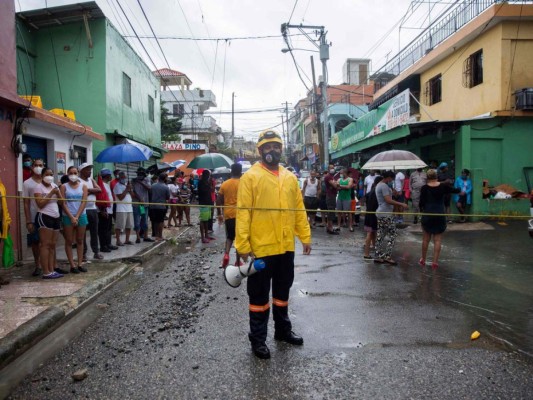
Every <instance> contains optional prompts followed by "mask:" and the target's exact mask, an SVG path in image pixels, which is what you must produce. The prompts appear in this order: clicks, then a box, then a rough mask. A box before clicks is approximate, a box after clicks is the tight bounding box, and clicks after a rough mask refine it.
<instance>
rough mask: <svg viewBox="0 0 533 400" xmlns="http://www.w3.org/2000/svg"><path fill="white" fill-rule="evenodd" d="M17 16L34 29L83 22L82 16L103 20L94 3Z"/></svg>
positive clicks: (24, 12) (32, 11)
mask: <svg viewBox="0 0 533 400" xmlns="http://www.w3.org/2000/svg"><path fill="white" fill-rule="evenodd" d="M17 16H18V17H20V18H21V19H22V20H24V21H25V22H26V23H27V24H28V25H30V26H31V27H33V28H35V29H41V28H47V27H51V26H58V25H65V24H69V23H72V22H78V21H83V17H84V16H87V19H88V20H91V19H98V18H105V15H104V13H103V12H102V10H101V9H100V7H98V4H96V2H94V1H89V2H86V3H75V4H69V5H66V6H59V7H51V8H41V9H38V10H29V11H23V12H19V13H17Z"/></svg>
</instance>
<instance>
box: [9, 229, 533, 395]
mask: <svg viewBox="0 0 533 400" xmlns="http://www.w3.org/2000/svg"><path fill="white" fill-rule="evenodd" d="M495 226H496V227H498V226H497V225H495ZM517 226H519V225H517ZM499 228H501V229H496V230H491V231H483V232H472V231H467V232H449V233H448V235H447V236H446V238H445V247H444V249H443V254H442V260H441V265H442V267H441V268H440V269H439V270H437V271H432V270H431V269H421V268H420V267H418V266H417V265H416V261H417V260H418V257H419V247H420V244H419V242H420V234H417V233H411V232H410V229H406V230H403V231H402V232H401V234H400V237H399V241H398V245H397V248H396V249H397V251H396V256H397V258H398V260H399V261H400V265H399V266H396V267H390V266H383V265H374V264H368V263H364V262H363V261H362V259H361V256H362V252H361V247H362V243H363V232H361V231H358V232H357V231H356V232H355V233H348V232H343V233H342V234H341V236H330V235H325V234H324V232H323V231H318V230H315V231H313V233H314V238H313V253H312V255H310V256H302V255H300V254H297V257H296V279H295V284H294V286H293V288H292V291H291V296H292V297H291V302H290V310H291V318H292V321H293V325H294V329H295V330H296V331H297V332H298V333H300V334H302V336H304V338H305V344H304V346H302V347H291V346H289V345H286V344H283V343H276V342H274V340H273V338H272V336H273V332H269V340H268V345H269V346H270V349H271V352H272V359H271V360H268V361H264V360H258V359H256V358H255V357H254V356H253V355H252V354H251V352H250V348H249V343H248V339H247V336H246V333H247V330H248V325H247V324H248V321H247V314H248V311H247V296H246V291H245V287H244V285H243V286H241V287H240V288H237V289H232V288H230V287H229V286H227V285H226V283H225V282H224V281H223V279H222V278H221V276H220V270H219V269H218V265H219V262H220V259H221V254H222V251H221V249H222V244H223V239H224V238H223V229H221V228H219V227H216V229H217V232H216V233H217V237H218V240H217V241H216V244H210V245H209V246H204V247H202V246H198V245H196V244H195V243H193V246H192V247H193V248H192V250H191V251H190V252H187V253H184V254H180V255H178V256H174V257H173V256H171V255H170V254H159V255H158V257H159V260H155V262H154V264H155V265H153V266H151V267H149V268H146V269H144V271H142V274H141V273H140V272H141V271H138V272H137V273H136V274H132V275H131V276H129V277H128V278H127V279H125V280H123V281H121V282H120V283H119V284H117V285H116V286H115V287H114V288H112V289H111V290H110V291H108V292H107V293H105V294H104V295H102V296H101V298H99V299H98V300H97V301H96V303H99V304H108V305H109V307H108V308H106V309H105V311H104V312H103V313H102V316H101V317H100V318H99V319H98V320H97V321H96V322H95V323H93V324H92V325H91V326H90V327H89V328H88V329H87V330H86V331H85V332H84V334H83V335H82V336H80V337H78V338H76V339H74V340H72V341H71V342H70V343H69V344H68V345H67V346H66V347H65V348H64V349H63V350H61V351H60V352H59V353H58V354H57V355H56V356H55V357H53V358H52V359H50V360H49V361H48V362H46V363H45V364H44V365H43V366H42V367H41V368H40V369H38V370H37V371H36V372H35V373H34V374H33V375H32V376H30V377H28V378H27V379H26V380H25V381H24V382H23V383H22V384H21V385H20V386H19V387H18V388H17V389H16V390H15V391H14V392H13V393H12V398H15V399H42V398H49V399H59V398H61V399H69V398H73V399H74V398H76V399H77V398H89V399H116V398H128V399H130V398H131V399H143V398H172V399H176V398H178V399H198V398H205V399H252V398H253V399H271V398H274V399H282V398H288V399H308V398H309V399H323V398H326V399H339V398H342V399H347V398H430V397H431V398H442V399H457V398H474V397H475V398H505V399H510V398H517V399H526V398H531V397H532V394H533V363H532V362H531V358H528V357H526V356H524V355H523V354H524V353H532V352H533V333H532V331H533V327H532V322H531V321H532V320H533V318H531V313H532V306H533V295H532V293H531V283H532V282H533V280H532V279H533V267H532V266H531V265H529V264H528V259H527V256H528V254H527V249H528V246H529V247H530V246H531V242H530V239H529V238H528V236H527V233H526V234H525V236H523V238H522V236H521V235H520V234H519V233H517V232H516V231H515V230H514V225H511V226H509V227H508V228H509V229H507V228H506V227H499ZM504 228H505V229H504ZM192 233H194V234H195V235H197V233H196V232H192ZM185 246H190V245H189V244H184V245H183V246H182V247H181V248H182V249H184V248H185ZM298 250H299V251H298V253H300V252H301V250H300V248H299V249H298ZM96 303H95V304H93V305H91V306H90V307H97V304H96ZM271 328H272V324H271ZM474 330H479V331H480V332H481V333H482V336H481V338H480V339H479V340H477V341H475V342H471V341H470V334H471V332H473V331H474ZM496 339H498V340H496ZM502 341H506V342H508V343H509V344H510V345H512V347H511V346H510V347H508V348H506V349H504V348H503V347H502V346H501V343H502ZM509 349H511V351H509ZM80 368H88V374H89V375H88V377H87V379H85V380H84V381H82V382H76V383H75V382H73V381H72V379H71V378H70V375H71V373H73V372H74V371H76V370H77V369H80Z"/></svg>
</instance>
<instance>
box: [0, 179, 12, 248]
mask: <svg viewBox="0 0 533 400" xmlns="http://www.w3.org/2000/svg"><path fill="white" fill-rule="evenodd" d="M0 201H1V202H2V203H1V207H0V209H1V210H2V227H1V229H2V230H1V231H0V239H5V238H7V234H8V232H9V224H10V223H11V217H10V216H9V210H8V209H7V199H6V188H5V186H4V184H3V182H2V180H1V179H0Z"/></svg>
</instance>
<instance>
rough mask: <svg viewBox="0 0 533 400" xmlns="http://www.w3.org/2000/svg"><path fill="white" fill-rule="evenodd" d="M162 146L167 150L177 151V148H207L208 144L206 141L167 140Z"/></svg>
mask: <svg viewBox="0 0 533 400" xmlns="http://www.w3.org/2000/svg"><path fill="white" fill-rule="evenodd" d="M162 146H163V148H164V149H166V150H171V151H176V150H187V151H194V150H205V149H206V145H205V144H204V143H176V142H167V143H162Z"/></svg>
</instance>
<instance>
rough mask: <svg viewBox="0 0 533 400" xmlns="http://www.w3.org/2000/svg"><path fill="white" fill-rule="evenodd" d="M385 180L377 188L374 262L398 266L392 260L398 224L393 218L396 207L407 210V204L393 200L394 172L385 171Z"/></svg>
mask: <svg viewBox="0 0 533 400" xmlns="http://www.w3.org/2000/svg"><path fill="white" fill-rule="evenodd" d="M382 176H383V180H382V181H381V182H379V183H378V184H377V186H376V189H375V190H376V197H377V199H378V208H377V210H376V212H377V217H378V231H377V234H376V257H375V258H374V262H375V263H377V264H383V263H387V264H389V265H397V264H398V263H397V262H396V261H394V260H393V258H392V250H393V249H394V243H395V241H396V236H397V232H396V223H395V221H394V218H393V216H392V212H393V210H394V206H398V207H400V208H402V209H405V208H407V207H408V206H407V204H405V203H400V202H399V201H395V200H393V198H392V188H393V184H394V177H395V174H394V172H392V171H385V172H384V173H383V174H382ZM385 237H388V241H387V247H386V249H383V241H384V240H385Z"/></svg>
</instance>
